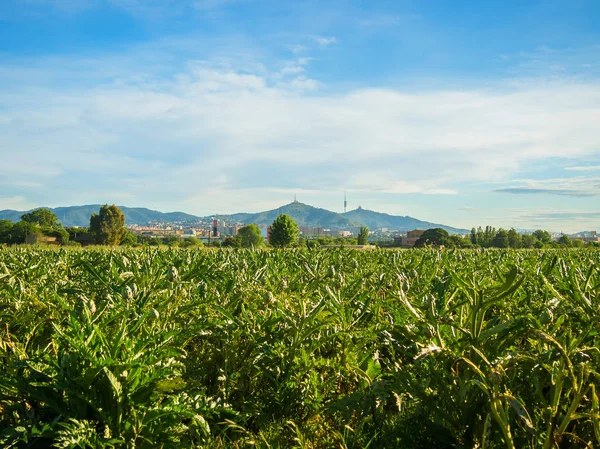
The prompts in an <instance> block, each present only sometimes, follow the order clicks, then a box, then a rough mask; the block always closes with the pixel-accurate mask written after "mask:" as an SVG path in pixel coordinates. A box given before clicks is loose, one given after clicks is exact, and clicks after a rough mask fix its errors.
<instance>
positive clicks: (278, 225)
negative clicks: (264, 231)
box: [269, 214, 300, 248]
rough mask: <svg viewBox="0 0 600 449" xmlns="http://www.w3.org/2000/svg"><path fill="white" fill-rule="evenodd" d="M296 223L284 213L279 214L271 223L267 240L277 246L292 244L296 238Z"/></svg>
mask: <svg viewBox="0 0 600 449" xmlns="http://www.w3.org/2000/svg"><path fill="white" fill-rule="evenodd" d="M299 234H300V231H299V230H298V225H297V224H296V222H295V221H294V220H293V219H292V217H290V216H289V215H286V214H281V215H279V216H278V217H277V218H276V219H275V221H274V222H273V224H272V225H271V233H270V238H269V242H270V243H271V245H273V246H275V247H277V248H285V247H286V246H292V245H294V244H295V243H296V241H297V240H298V235H299Z"/></svg>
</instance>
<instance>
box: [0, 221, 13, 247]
mask: <svg viewBox="0 0 600 449" xmlns="http://www.w3.org/2000/svg"><path fill="white" fill-rule="evenodd" d="M13 227H14V224H13V222H12V221H10V220H0V244H2V243H10V241H11V240H12V230H13Z"/></svg>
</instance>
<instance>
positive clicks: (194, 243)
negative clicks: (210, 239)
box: [181, 237, 204, 248]
mask: <svg viewBox="0 0 600 449" xmlns="http://www.w3.org/2000/svg"><path fill="white" fill-rule="evenodd" d="M202 246H204V245H202V242H201V241H200V240H198V239H197V238H196V237H186V238H185V239H183V241H182V242H181V247H182V248H201V247H202Z"/></svg>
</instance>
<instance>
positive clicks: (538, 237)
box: [415, 226, 594, 249]
mask: <svg viewBox="0 0 600 449" xmlns="http://www.w3.org/2000/svg"><path fill="white" fill-rule="evenodd" d="M591 243H592V244H593V243H594V242H591ZM424 246H445V247H449V248H469V247H481V248H515V249H517V248H553V247H567V248H572V247H580V248H582V247H584V246H585V244H584V243H583V241H581V240H571V238H570V237H569V236H567V235H563V236H561V237H560V238H559V239H558V240H556V241H554V240H552V236H551V235H550V233H549V232H548V231H544V230H542V229H538V230H537V231H535V232H533V233H532V234H519V233H518V232H517V231H516V230H515V229H509V230H508V231H507V230H505V229H502V228H501V229H498V230H496V229H495V228H493V227H491V226H486V228H485V229H482V228H481V227H480V228H478V229H475V228H473V229H472V230H471V235H470V236H469V238H462V237H461V236H459V235H450V234H448V232H447V231H445V230H444V229H441V228H434V229H428V230H427V231H425V232H424V233H423V234H422V235H421V237H419V240H417V241H416V243H415V247H417V248H419V247H424Z"/></svg>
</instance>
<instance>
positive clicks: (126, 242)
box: [119, 231, 138, 246]
mask: <svg viewBox="0 0 600 449" xmlns="http://www.w3.org/2000/svg"><path fill="white" fill-rule="evenodd" d="M137 242H138V238H137V235H135V234H134V233H133V232H131V231H126V232H125V235H124V236H123V238H122V239H121V242H120V243H119V244H120V245H123V246H133V245H136V244H137Z"/></svg>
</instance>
